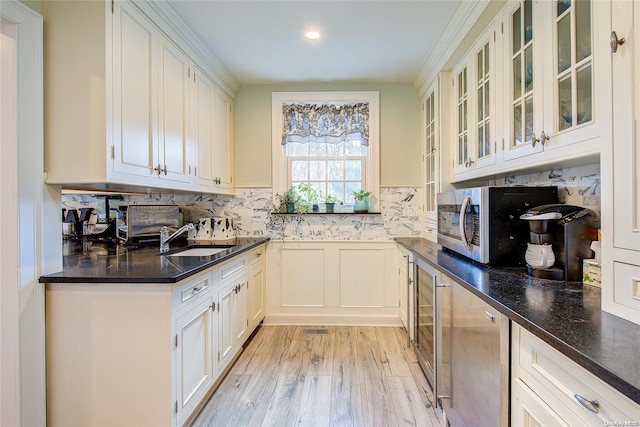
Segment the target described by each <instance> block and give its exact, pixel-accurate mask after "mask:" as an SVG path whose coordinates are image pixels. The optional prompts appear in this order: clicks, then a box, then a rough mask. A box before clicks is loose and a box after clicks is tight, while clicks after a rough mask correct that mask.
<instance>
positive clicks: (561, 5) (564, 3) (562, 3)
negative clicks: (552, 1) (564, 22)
mask: <svg viewBox="0 0 640 427" xmlns="http://www.w3.org/2000/svg"><path fill="white" fill-rule="evenodd" d="M578 3H579V2H578ZM570 7H571V0H559V1H558V16H560V15H562V14H563V13H564V12H565V10H567V9H569V8H570Z"/></svg>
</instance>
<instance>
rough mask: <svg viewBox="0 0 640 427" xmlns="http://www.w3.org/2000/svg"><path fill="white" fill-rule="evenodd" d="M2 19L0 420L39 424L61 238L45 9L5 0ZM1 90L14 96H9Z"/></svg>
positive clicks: (43, 410)
mask: <svg viewBox="0 0 640 427" xmlns="http://www.w3.org/2000/svg"><path fill="white" fill-rule="evenodd" d="M0 19H2V20H1V21H0V25H1V26H2V27H1V28H0V33H1V36H0V37H1V38H2V41H1V43H2V51H1V52H0V55H2V67H3V68H2V76H1V78H0V80H1V85H2V94H3V95H2V98H3V99H2V104H1V105H0V108H1V110H0V121H1V127H0V128H1V129H2V131H1V133H0V137H1V145H0V168H1V169H0V171H1V173H2V179H1V180H0V200H2V203H1V204H0V313H1V314H0V425H3V426H4V425H6V426H19V425H29V426H42V427H44V426H45V425H46V381H45V323H44V316H45V312H44V287H43V286H42V285H41V284H39V283H38V278H39V276H40V275H42V274H47V273H52V272H55V271H60V270H61V269H62V245H61V227H60V225H59V223H60V221H61V214H60V208H61V204H60V189H59V188H56V187H50V186H45V185H44V147H43V144H44V137H43V135H44V123H43V94H44V92H43V32H42V17H41V16H40V15H39V14H38V13H36V12H34V11H33V10H31V9H30V8H28V7H27V6H25V5H24V4H22V3H20V2H19V1H17V0H2V1H1V2H0ZM5 47H7V48H8V49H5ZM7 91H8V92H7ZM5 93H13V96H11V97H10V98H9V99H8V101H7V100H6V99H5ZM56 224H57V228H56ZM43 241H44V242H46V244H43Z"/></svg>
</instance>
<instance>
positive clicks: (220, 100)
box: [213, 90, 233, 193]
mask: <svg viewBox="0 0 640 427" xmlns="http://www.w3.org/2000/svg"><path fill="white" fill-rule="evenodd" d="M213 117H214V122H213V160H214V175H215V179H216V181H215V183H216V187H217V188H218V189H219V190H221V191H218V192H221V193H224V192H225V191H224V190H226V191H232V190H233V103H232V101H231V98H229V97H228V96H227V95H226V94H225V93H223V92H222V91H221V90H216V92H215V97H214V102H213Z"/></svg>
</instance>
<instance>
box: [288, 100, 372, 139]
mask: <svg viewBox="0 0 640 427" xmlns="http://www.w3.org/2000/svg"><path fill="white" fill-rule="evenodd" d="M282 122H283V123H282V145H286V144H287V143H290V142H298V143H307V142H322V143H328V144H337V143H340V142H342V141H348V140H359V141H360V143H361V144H362V145H369V104H368V103H356V104H343V105H336V104H285V105H283V106H282Z"/></svg>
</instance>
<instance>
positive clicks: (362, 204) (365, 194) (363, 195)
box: [351, 190, 371, 213]
mask: <svg viewBox="0 0 640 427" xmlns="http://www.w3.org/2000/svg"><path fill="white" fill-rule="evenodd" d="M351 195H352V196H353V197H355V199H356V200H355V202H354V204H353V212H355V213H367V212H369V196H370V195H371V191H365V190H359V191H354V192H352V193H351Z"/></svg>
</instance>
